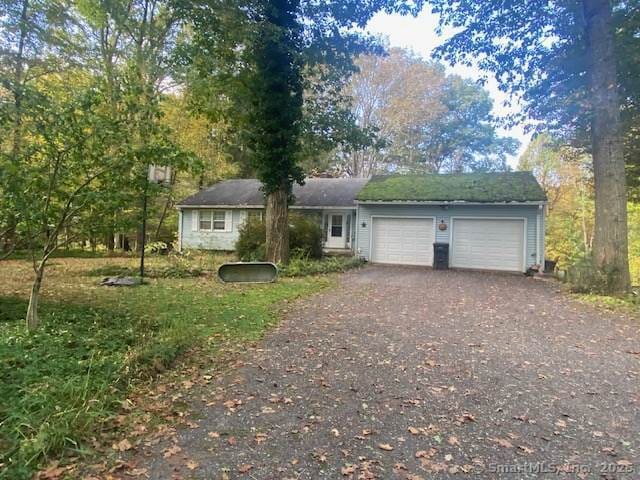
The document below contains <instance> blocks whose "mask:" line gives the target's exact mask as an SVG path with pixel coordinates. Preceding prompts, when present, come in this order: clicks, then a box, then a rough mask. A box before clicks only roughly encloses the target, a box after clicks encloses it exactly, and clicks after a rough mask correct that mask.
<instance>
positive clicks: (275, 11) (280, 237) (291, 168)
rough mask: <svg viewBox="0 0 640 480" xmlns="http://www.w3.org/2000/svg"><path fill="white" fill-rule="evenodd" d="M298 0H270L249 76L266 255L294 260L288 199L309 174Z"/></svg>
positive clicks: (252, 143)
mask: <svg viewBox="0 0 640 480" xmlns="http://www.w3.org/2000/svg"><path fill="white" fill-rule="evenodd" d="M298 6H299V2H297V1H295V0H276V1H272V2H267V3H266V4H265V6H264V11H263V13H262V15H263V18H262V22H260V23H259V24H258V25H259V33H258V34H259V37H260V42H258V43H257V44H256V45H255V47H254V58H255V69H254V71H253V74H252V75H250V77H249V78H250V84H251V85H252V88H251V90H250V100H249V104H250V110H249V112H248V115H247V119H248V121H249V123H250V124H252V125H254V128H252V129H251V132H250V133H249V135H248V140H249V143H248V146H249V148H251V149H252V150H253V155H252V165H253V167H254V168H255V170H256V173H257V176H258V178H259V179H260V181H261V182H262V185H263V189H264V193H265V195H266V200H267V204H266V258H267V259H268V260H270V261H272V262H275V263H281V262H286V261H287V259H288V258H289V221H288V207H287V205H288V198H289V195H290V194H291V188H292V185H293V182H298V183H302V182H303V180H304V174H303V172H302V169H301V168H300V166H299V165H298V164H297V153H298V148H299V141H300V122H301V120H302V77H301V73H300V68H301V65H300V63H301V61H300V59H299V57H298V53H297V51H298V50H299V47H300V42H301V37H300V35H301V30H300V27H299V25H298V22H297V20H296V12H297V9H298Z"/></svg>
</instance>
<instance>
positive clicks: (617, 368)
mask: <svg viewBox="0 0 640 480" xmlns="http://www.w3.org/2000/svg"><path fill="white" fill-rule="evenodd" d="M557 289H558V286H557V285H556V284H554V283H552V282H545V281H540V280H535V279H531V278H526V277H524V276H519V275H509V274H491V273H480V272H461V271H432V270H428V269H422V268H410V267H385V266H369V267H366V268H364V269H362V270H360V271H357V272H353V273H349V274H346V275H343V276H342V277H341V285H340V287H339V288H336V289H333V290H331V291H328V292H326V293H324V294H322V295H318V296H315V297H312V298H310V299H307V300H304V301H302V302H300V303H299V304H297V305H296V307H295V309H293V310H291V311H290V312H289V313H288V314H287V317H286V319H285V320H284V322H283V323H282V325H281V326H280V327H279V328H277V329H276V330H275V331H273V332H272V333H271V334H270V335H269V336H268V337H267V338H266V339H265V340H264V341H263V342H261V343H260V344H259V345H258V346H257V347H256V348H254V349H251V350H249V351H248V352H247V353H246V355H245V356H244V358H243V362H244V363H243V365H242V366H240V367H239V368H238V369H235V370H233V371H231V372H229V373H227V374H224V375H222V376H221V377H220V378H218V379H214V380H213V381H212V382H211V384H210V386H209V387H208V390H207V391H205V392H204V393H203V394H202V395H200V396H199V398H197V399H193V403H194V405H195V407H194V409H195V411H196V415H195V416H194V421H195V422H197V424H198V427H197V428H191V429H190V428H185V429H183V430H180V431H179V433H178V436H177V445H179V447H180V448H181V450H180V453H179V454H177V455H171V454H169V455H166V454H165V455H163V453H162V452H163V451H164V452H165V453H166V452H167V448H171V446H169V447H168V446H167V445H166V444H159V445H154V446H151V447H149V450H148V451H147V453H146V455H147V460H146V463H147V467H148V468H149V470H148V472H149V474H150V476H151V478H154V479H168V478H172V477H175V478H206V479H219V478H223V479H226V478H247V479H251V478H254V479H318V478H354V479H356V478H363V479H373V478H380V479H395V478H398V479H409V480H411V479H413V480H415V479H420V478H424V479H427V478H434V477H436V478H449V477H451V478H453V477H459V476H463V477H464V476H466V475H480V478H540V477H542V478H558V476H557V475H556V474H553V473H551V472H552V471H554V470H560V471H561V473H562V474H565V475H566V476H565V477H564V478H640V450H639V448H640V444H639V441H640V433H639V432H640V414H639V411H640V410H639V408H640V321H639V320H638V319H637V318H630V317H624V316H621V315H616V314H613V313H609V312H605V311H601V310H597V309H596V308H594V307H591V306H589V305H583V304H581V303H578V302H576V301H574V300H572V299H570V298H568V297H567V296H566V295H564V294H561V293H559V292H558V291H557ZM163 449H164V450H163ZM169 452H170V453H171V451H169ZM178 459H179V461H178ZM187 459H189V461H190V462H191V464H190V466H189V464H188V462H187ZM196 465H197V466H196ZM545 472H546V473H545ZM560 478H563V477H562V476H560Z"/></svg>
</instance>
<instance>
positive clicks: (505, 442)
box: [489, 438, 513, 448]
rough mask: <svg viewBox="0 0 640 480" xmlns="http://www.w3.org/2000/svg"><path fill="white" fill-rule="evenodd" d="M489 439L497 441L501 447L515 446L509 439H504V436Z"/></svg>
mask: <svg viewBox="0 0 640 480" xmlns="http://www.w3.org/2000/svg"><path fill="white" fill-rule="evenodd" d="M489 440H491V441H492V442H495V443H497V444H498V445H500V446H501V447H504V448H513V444H512V443H511V442H510V441H509V440H507V439H504V438H490V439H489Z"/></svg>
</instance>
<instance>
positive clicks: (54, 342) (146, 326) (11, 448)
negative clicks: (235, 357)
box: [0, 255, 331, 480]
mask: <svg viewBox="0 0 640 480" xmlns="http://www.w3.org/2000/svg"><path fill="white" fill-rule="evenodd" d="M223 260H227V258H224V257H219V256H212V255H202V256H198V257H196V258H195V259H191V260H189V262H190V263H191V264H195V267H194V269H195V270H198V271H200V270H214V269H215V267H216V265H217V264H218V263H220V262H221V261H223ZM167 262H168V260H167V259H166V257H151V258H150V259H149V262H148V264H149V266H150V269H151V271H154V269H155V271H156V272H166V271H169V272H173V271H174V270H177V271H180V272H182V271H184V268H183V267H184V265H183V266H180V268H176V265H173V264H171V265H168V264H167ZM135 266H136V260H135V259H132V258H54V259H52V260H51V261H50V268H49V269H48V271H47V273H46V274H45V284H44V287H43V295H42V300H41V309H40V312H41V322H42V327H41V328H40V330H39V331H38V332H36V333H35V334H27V332H26V329H25V326H24V321H23V318H24V315H25V312H26V308H27V299H28V292H29V288H30V281H31V276H32V270H31V265H30V263H29V262H28V261H26V260H8V261H3V262H0V278H2V282H1V283H0V363H1V364H2V370H1V372H0V399H1V401H0V478H3V479H5V478H6V479H9V478H10V479H12V480H18V479H27V478H31V476H32V475H33V472H34V471H35V470H36V469H37V468H38V467H39V466H41V465H42V464H43V463H44V462H48V461H50V460H51V459H55V458H59V457H60V456H63V455H67V456H69V455H77V454H81V453H82V452H83V451H85V449H86V448H87V445H88V444H89V441H90V439H91V438H92V437H95V436H99V434H100V432H101V431H102V430H103V429H108V428H109V421H110V419H112V416H113V415H114V414H115V412H116V411H117V409H118V408H119V406H120V402H121V401H122V400H123V399H124V398H126V395H127V392H128V391H129V390H130V387H131V386H132V385H133V384H134V383H135V382H136V381H137V380H139V379H144V378H148V377H149V376H150V375H151V374H152V373H153V372H154V370H157V369H162V368H163V367H166V366H167V365H169V364H170V363H171V362H172V361H173V360H174V359H175V358H176V357H177V356H178V355H180V353H182V352H184V351H185V350H186V349H188V348H190V347H192V346H196V345H204V344H207V345H208V344H210V343H211V342H207V339H211V338H215V339H216V342H223V341H227V340H233V341H240V342H243V341H250V340H254V339H257V338H259V337H260V336H261V335H262V334H263V333H264V331H265V329H266V328H268V327H269V326H271V325H273V324H274V322H275V321H276V312H277V308H278V306H280V305H282V304H283V303H284V302H286V301H288V300H293V299H295V298H297V297H300V296H303V295H308V294H311V293H313V292H316V291H319V290H321V289H322V288H324V287H326V286H328V285H330V283H331V280H330V279H329V278H327V277H301V278H283V279H281V280H280V281H279V282H277V283H274V284H265V285H251V286H237V285H235V286H234V285H222V284H220V283H218V282H216V281H215V280H214V279H213V278H212V276H211V275H205V276H198V277H187V278H181V277H182V276H181V275H171V274H169V275H168V276H169V277H172V278H151V279H149V283H148V284H147V285H143V286H138V287H133V288H113V287H101V286H99V285H98V284H99V281H100V279H101V276H103V275H102V272H105V271H110V270H115V271H118V270H119V269H122V270H126V269H128V268H135ZM191 266H193V265H191ZM216 342H213V348H215V343H216Z"/></svg>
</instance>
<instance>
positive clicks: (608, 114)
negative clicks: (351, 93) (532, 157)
mask: <svg viewBox="0 0 640 480" xmlns="http://www.w3.org/2000/svg"><path fill="white" fill-rule="evenodd" d="M429 3H430V4H431V5H432V7H433V9H434V10H435V12H436V13H438V14H439V15H440V17H441V20H442V23H444V24H448V25H451V26H453V27H454V28H455V29H456V30H457V33H456V34H454V35H453V36H452V37H451V38H449V39H448V40H447V41H446V42H445V43H444V44H443V45H442V46H441V47H440V48H439V49H437V52H436V53H437V54H439V55H441V56H443V57H444V58H445V59H447V60H450V61H453V62H464V63H468V64H472V63H475V64H477V65H478V66H479V67H481V68H483V69H485V70H488V71H491V72H493V73H494V74H495V77H496V79H497V81H498V82H499V84H500V86H501V88H502V89H504V90H507V91H510V92H512V93H514V94H516V95H521V96H522V97H523V99H524V103H525V111H524V113H525V114H526V115H528V116H529V117H530V118H533V119H535V120H538V121H540V122H544V127H545V129H547V130H550V131H553V133H555V134H558V135H560V136H562V137H564V138H570V139H572V140H574V141H575V142H577V143H579V144H580V143H581V144H582V145H584V146H586V147H587V148H588V150H589V151H590V153H591V154H592V156H593V170H594V182H595V210H596V214H595V219H596V221H595V236H594V245H593V258H594V264H595V267H596V268H597V269H598V270H600V271H601V272H602V273H603V274H604V275H605V277H606V278H607V279H608V281H607V287H606V288H607V290H609V291H610V292H624V291H627V290H628V289H629V286H630V282H629V263H628V257H627V253H628V242H627V207H626V200H627V198H626V191H625V165H624V155H623V146H622V131H621V123H620V97H619V94H618V78H617V65H616V46H615V42H614V30H613V21H612V6H613V5H614V4H615V7H616V9H617V10H624V9H628V8H629V4H628V2H624V1H615V2H613V3H612V2H611V1H610V0H564V1H560V2H549V1H546V0H527V1H521V2H506V3H505V2H495V1H493V0H461V1H457V2H450V1H448V0H430V1H429Z"/></svg>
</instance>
